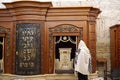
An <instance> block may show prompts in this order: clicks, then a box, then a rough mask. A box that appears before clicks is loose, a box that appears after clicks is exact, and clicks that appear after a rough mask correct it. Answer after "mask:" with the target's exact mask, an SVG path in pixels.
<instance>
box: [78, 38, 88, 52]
mask: <svg viewBox="0 0 120 80" xmlns="http://www.w3.org/2000/svg"><path fill="white" fill-rule="evenodd" d="M79 49H81V50H82V49H84V50H85V51H86V52H87V53H88V54H90V51H89V49H88V47H87V46H86V44H85V42H84V41H83V40H80V42H79V45H78V50H79Z"/></svg>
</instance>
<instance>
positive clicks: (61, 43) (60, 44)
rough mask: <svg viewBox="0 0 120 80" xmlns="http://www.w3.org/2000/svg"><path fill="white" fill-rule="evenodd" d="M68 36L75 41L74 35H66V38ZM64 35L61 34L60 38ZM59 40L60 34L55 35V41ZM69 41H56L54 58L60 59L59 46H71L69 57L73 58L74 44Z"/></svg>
mask: <svg viewBox="0 0 120 80" xmlns="http://www.w3.org/2000/svg"><path fill="white" fill-rule="evenodd" d="M69 37H70V39H71V41H72V42H76V36H66V38H67V40H68V38H69ZM63 38H64V36H62V38H61V39H63ZM59 40H60V36H56V42H58V41H59ZM71 41H65V42H63V41H60V42H59V43H56V48H55V53H56V55H55V58H56V59H60V53H59V48H72V50H71V59H74V57H75V51H76V44H74V43H72V42H71Z"/></svg>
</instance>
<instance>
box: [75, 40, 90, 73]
mask: <svg viewBox="0 0 120 80" xmlns="http://www.w3.org/2000/svg"><path fill="white" fill-rule="evenodd" d="M78 50H80V52H79V54H78V56H77V57H78V58H77V63H76V64H75V71H77V72H80V73H82V74H84V75H88V74H89V73H90V72H89V60H90V59H91V55H90V51H89V49H88V48H87V46H86V44H85V43H84V41H83V40H80V42H79V45H78Z"/></svg>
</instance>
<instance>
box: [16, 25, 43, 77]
mask: <svg viewBox="0 0 120 80" xmlns="http://www.w3.org/2000/svg"><path fill="white" fill-rule="evenodd" d="M40 44H41V42H40V25H39V24H32V23H25V24H17V26H16V74H21V75H33V74H40V64H41V61H40V60H41V58H40V54H41V50H40Z"/></svg>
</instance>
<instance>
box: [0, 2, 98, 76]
mask: <svg viewBox="0 0 120 80" xmlns="http://www.w3.org/2000/svg"><path fill="white" fill-rule="evenodd" d="M3 4H4V5H5V6H6V8H5V9H0V37H3V38H4V40H5V41H4V43H5V46H4V47H5V48H4V61H3V62H4V73H13V74H23V75H30V74H52V73H55V59H56V57H57V54H56V53H58V52H59V51H57V48H59V45H56V42H57V39H59V38H62V39H63V41H64V40H66V39H68V38H70V39H73V43H74V47H73V45H69V44H66V43H65V44H64V43H63V44H61V45H62V46H60V47H62V48H64V47H65V48H67V46H69V47H70V48H72V49H73V50H72V54H71V56H72V59H74V52H75V50H76V49H77V45H78V43H79V40H80V39H83V40H84V41H85V43H86V44H87V46H88V47H89V49H90V52H91V55H92V67H93V72H95V71H96V18H97V16H98V14H99V13H100V10H99V9H97V8H93V7H53V6H52V3H51V2H36V1H17V2H11V3H3ZM2 30H3V31H2ZM7 30H8V31H7ZM58 57H59V56H58ZM21 71H22V72H21ZM24 71H25V72H24Z"/></svg>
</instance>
